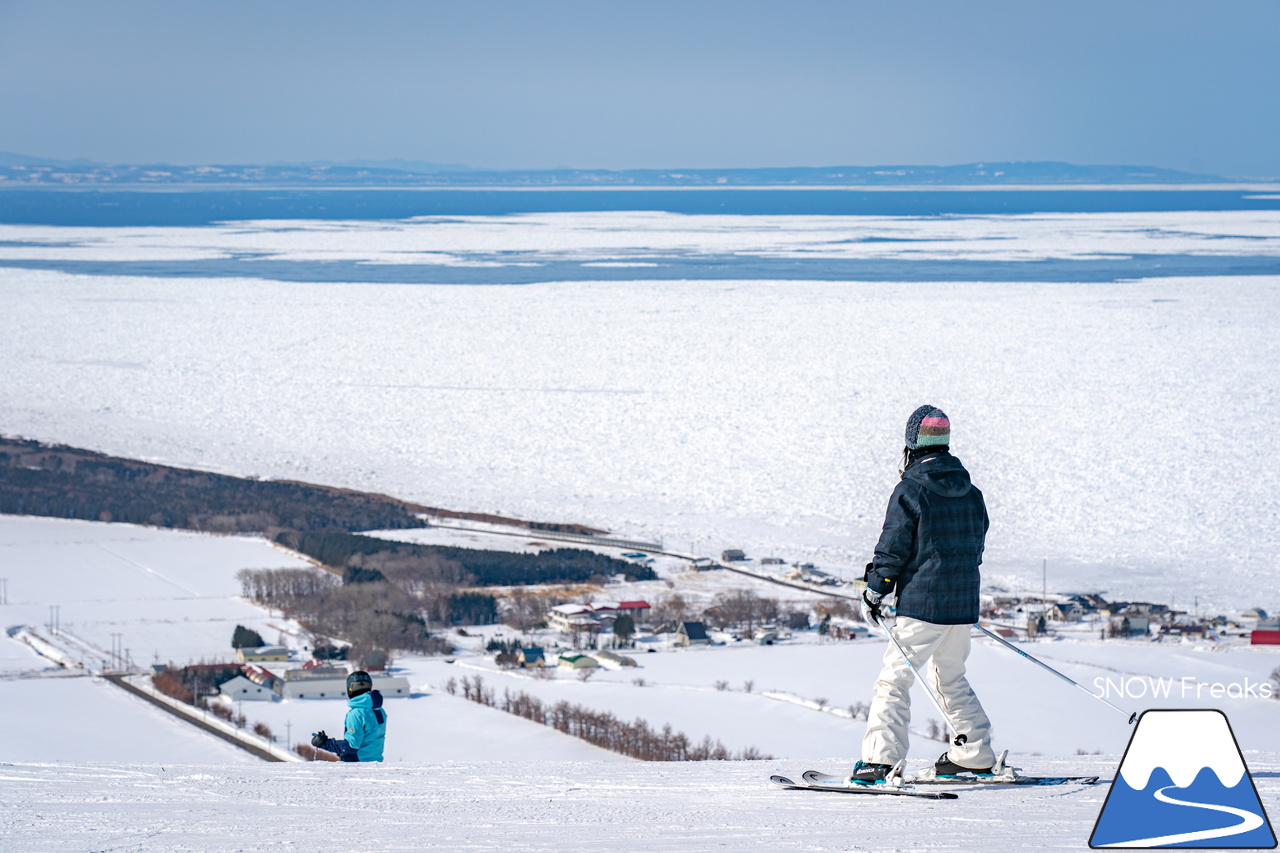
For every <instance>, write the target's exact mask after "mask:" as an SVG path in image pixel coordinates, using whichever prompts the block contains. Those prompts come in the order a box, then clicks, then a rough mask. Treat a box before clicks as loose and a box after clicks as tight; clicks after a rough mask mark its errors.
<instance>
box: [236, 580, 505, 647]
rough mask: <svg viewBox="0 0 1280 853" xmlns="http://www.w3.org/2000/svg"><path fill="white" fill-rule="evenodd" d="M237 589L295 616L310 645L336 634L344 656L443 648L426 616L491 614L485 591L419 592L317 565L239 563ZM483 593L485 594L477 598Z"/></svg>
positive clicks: (443, 619)
mask: <svg viewBox="0 0 1280 853" xmlns="http://www.w3.org/2000/svg"><path fill="white" fill-rule="evenodd" d="M236 578H237V580H239V581H240V588H241V592H242V593H243V595H244V596H245V597H246V598H248V599H250V600H251V601H254V602H256V603H258V604H261V605H263V606H266V607H270V608H273V609H276V610H279V611H281V612H282V613H284V614H285V615H286V616H289V617H290V618H293V619H297V620H298V621H299V622H300V623H301V624H302V625H303V626H304V627H305V628H306V629H307V630H308V631H310V632H311V633H312V636H313V639H314V641H315V642H314V645H316V646H317V647H320V646H324V645H327V642H328V641H327V638H330V637H341V638H343V639H345V640H347V641H348V642H350V643H351V650H350V652H349V657H350V658H351V659H352V660H364V659H365V658H366V657H367V656H368V655H369V653H371V652H373V651H374V650H381V651H383V652H387V653H390V652H392V651H407V652H420V653H426V654H434V653H439V654H448V653H450V652H452V650H453V647H452V646H451V645H450V644H449V643H448V642H447V641H446V640H445V639H444V638H443V637H441V636H438V635H436V634H435V633H433V632H432V631H431V630H430V628H429V624H428V622H429V620H430V621H434V622H435V623H436V624H449V623H450V622H451V621H452V620H453V618H454V617H455V616H465V617H476V616H480V617H484V616H488V617H489V618H490V621H493V619H494V618H495V617H496V613H497V605H496V604H495V603H494V601H493V599H492V597H491V596H486V595H483V594H478V593H455V592H449V591H447V590H439V589H431V590H425V591H423V593H422V594H420V595H414V594H413V593H411V592H409V591H407V590H405V589H404V588H402V587H401V586H399V585H398V584H394V583H391V582H390V581H388V580H386V579H379V580H363V581H361V580H352V582H350V583H342V582H341V581H339V580H338V578H336V577H335V576H334V575H332V574H330V573H329V572H325V571H323V570H321V569H242V570H241V571H240V572H238V573H237V575H236ZM481 599H485V600H483V601H482V600H481Z"/></svg>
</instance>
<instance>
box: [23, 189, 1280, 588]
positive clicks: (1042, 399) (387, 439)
mask: <svg viewBox="0 0 1280 853" xmlns="http://www.w3.org/2000/svg"><path fill="white" fill-rule="evenodd" d="M1277 255H1280V214H1278V213H1276V212H1274V211H1225V212H1197V211H1184V212H1161V213H1085V214H1039V215H1025V216H942V217H896V218H895V217H859V216H837V217H821V216H738V217H735V216H679V215H672V214H663V213H600V214H531V215H526V216H498V217H450V218H447V219H423V220H411V221H400V222H314V221H312V222H252V223H230V224H226V225H220V226H210V227H204V228H162V227H156V228H143V227H139V228H102V229H95V228H58V227H51V226H3V227H0V257H2V258H7V259H10V260H11V261H12V262H13V263H18V262H22V263H39V264H43V265H44V268H41V269H19V268H0V295H3V297H4V299H5V304H6V306H7V308H8V310H6V311H5V312H3V314H2V315H0V337H2V338H3V339H4V340H5V341H6V346H5V347H4V350H3V352H2V353H0V368H2V370H0V399H3V405H0V431H3V432H5V433H8V434H15V433H16V434H22V435H26V436H30V437H34V438H40V439H45V440H51V441H62V442H66V443H71V444H77V445H81V446H88V447H92V448H96V449H101V450H105V451H107V452H111V453H115V454H119V455H124V456H140V457H145V458H151V459H159V460H163V461H167V462H172V463H175V464H182V465H188V466H195V467H207V468H212V469H216V470H220V471H226V472H232V473H240V474H258V475H263V476H277V477H286V478H295V479H304V480H311V481H319V482H325V483H331V484H334V485H341V486H352V487H357V488H369V489H373V490H377V491H382V492H387V493H391V494H395V495H399V496H403V497H405V498H409V499H416V500H420V501H422V502H424V503H427V504H430V505H435V506H447V507H451V508H457V509H469V510H483V511H502V512H507V513H511V514H516V515H520V516H524V517H530V518H538V519H548V520H567V521H577V522H582V523H586V524H592V525H595V526H598V527H605V528H609V529H612V530H616V531H618V532H620V533H622V534H624V535H628V536H632V537H635V538H643V539H655V540H656V539H662V540H663V541H665V542H667V543H675V544H677V545H678V546H679V547H681V548H684V547H686V545H697V546H698V547H699V548H700V549H701V550H704V551H705V552H708V553H718V552H719V551H720V550H722V549H723V548H725V547H743V548H746V549H747V551H748V552H749V553H765V552H767V551H774V552H776V553H778V554H779V555H781V556H783V557H786V558H789V559H802V560H813V561H815V562H822V563H832V562H838V563H843V564H845V565H848V566H854V567H857V566H861V565H862V564H863V563H865V562H866V560H867V558H868V555H869V553H870V550H871V548H872V546H873V544H874V541H875V537H876V534H877V532H878V527H879V523H880V521H881V519H882V518H883V511H884V501H885V499H886V496H887V495H888V493H889V491H890V489H891V488H892V485H893V482H894V479H895V477H896V471H897V455H898V452H899V451H900V449H901V443H902V439H901V432H902V425H903V423H905V420H906V416H907V414H909V413H910V412H911V411H912V410H913V409H914V408H915V407H916V406H918V405H920V403H921V402H930V403H934V404H936V405H940V406H942V407H943V408H944V409H946V411H947V412H948V413H949V414H950V415H951V418H952V423H953V430H954V445H955V451H956V453H957V455H959V456H960V458H961V459H963V460H964V461H965V463H966V464H967V465H968V466H969V467H970V469H971V470H972V471H973V474H974V478H975V481H976V482H977V483H978V484H979V485H980V486H981V487H982V488H983V489H984V490H985V492H986V494H987V498H988V502H989V504H990V507H991V510H992V519H993V525H992V530H991V536H990V540H989V543H988V554H987V571H988V579H995V578H997V577H1001V576H1003V577H1006V578H1008V579H1010V580H1011V581H1013V582H1023V583H1026V584H1028V585H1035V586H1036V587H1038V585H1039V575H1040V568H1041V561H1042V559H1044V558H1048V560H1049V570H1050V577H1051V583H1052V585H1053V586H1055V587H1057V588H1059V589H1067V588H1071V587H1075V588H1079V589H1103V590H1106V591H1107V592H1109V593H1110V594H1111V595H1112V596H1113V597H1116V598H1126V599H1157V600H1165V601H1168V600H1171V599H1176V601H1177V603H1178V604H1181V605H1184V606H1185V605H1188V604H1191V603H1192V601H1193V600H1194V599H1195V597H1196V596H1198V597H1199V599H1200V602H1201V603H1202V604H1203V605H1204V606H1206V607H1210V608H1214V609H1216V610H1222V609H1227V608H1239V607H1245V606H1251V605H1261V606H1263V607H1267V608H1270V609H1277V608H1278V607H1280V599H1277V595H1280V593H1277V592H1276V590H1277V589H1280V586H1278V585H1276V584H1275V583H1274V577H1275V575H1274V573H1275V567H1276V565H1277V560H1278V559H1280V538H1278V536H1277V533H1276V527H1275V525H1274V524H1273V523H1272V520H1273V519H1274V518H1276V517H1277V516H1280V503H1277V502H1278V501H1280V497H1278V496H1280V468H1278V467H1277V466H1275V465H1269V464H1267V462H1266V457H1265V456H1260V455H1259V447H1260V446H1262V445H1265V444H1266V439H1265V436H1266V434H1267V433H1266V430H1265V428H1264V427H1263V426H1261V425H1264V424H1268V423H1271V420H1270V419H1271V413H1272V412H1274V411H1275V410H1276V409H1277V407H1278V403H1280V401H1277V399H1276V393H1277V391H1276V383H1275V381H1274V377H1275V375H1276V373H1277V369H1278V368H1280V364H1278V363H1277V362H1278V361H1280V356H1278V355H1277V350H1276V348H1275V345H1274V341H1275V340H1276V339H1277V332H1278V331H1280V279H1278V278H1277V277H1276V276H1266V275H1239V276H1235V275H1232V274H1231V269H1232V266H1231V265H1232V263H1234V262H1235V261H1236V260H1237V259H1241V262H1242V263H1243V259H1252V261H1250V263H1253V262H1254V261H1259V259H1260V262H1263V265H1264V266H1265V263H1267V262H1270V261H1268V259H1269V258H1274V257H1276V256H1277ZM1136 257H1143V258H1149V259H1154V260H1152V264H1153V266H1152V269H1153V270H1157V271H1158V270H1168V269H1170V268H1176V269H1182V270H1184V273H1183V274H1182V275H1181V276H1179V277H1158V278H1146V279H1131V278H1126V277H1124V276H1123V273H1120V274H1118V275H1120V276H1121V277H1120V278H1116V279H1114V280H1112V279H1107V280H1097V279H1096V278H1092V277H1090V275H1091V274H1089V273H1087V270H1088V269H1089V268H1090V267H1089V264H1091V263H1094V262H1095V261H1098V262H1101V261H1105V260H1106V259H1123V258H1136ZM850 258H855V259H856V258H862V259H872V260H876V261H877V262H879V261H884V262H892V263H893V264H898V265H900V267H901V270H902V276H903V279H902V280H900V281H888V280H884V279H879V280H875V281H857V280H856V277H857V276H856V271H851V272H850V273H849V276H848V278H851V279H854V280H852V281H849V280H836V281H832V280H826V281H813V280H807V281H806V280H786V281H779V280H765V279H761V278H758V277H754V278H747V277H746V276H745V272H744V278H742V279H740V280H734V279H733V278H732V276H733V270H734V269H735V268H737V267H739V266H740V267H742V268H743V269H744V270H746V269H747V268H748V267H750V266H751V265H752V264H757V263H759V262H762V261H764V260H767V261H769V262H770V263H784V262H785V263H796V264H799V263H801V262H804V263H806V264H807V263H811V262H812V263H831V264H835V263H844V262H845V261H847V260H848V259H850ZM1099 259H1101V261H1099ZM179 261H180V262H181V263H182V264H184V265H185V266H183V267H182V268H181V269H180V270H178V269H176V268H175V270H174V274H173V275H169V276H166V275H164V274H163V272H164V269H166V267H165V264H168V263H177V262H179ZM233 261H234V263H235V264H236V266H235V271H236V275H238V276H240V277H232V278H228V277H225V275H226V267H225V266H218V265H219V264H225V263H231V262H233ZM979 262H981V264H985V263H987V262H991V263H999V264H1002V265H1006V266H1001V267H1000V269H1001V270H1002V272H1001V279H1000V280H999V281H982V280H980V279H981V275H982V274H983V270H985V269H986V267H983V266H981V264H979V266H976V267H975V266H967V265H972V264H975V263H979ZM201 264H205V265H207V266H205V267H202V266H201ZM342 264H347V265H349V266H350V267H351V269H352V276H353V278H354V277H358V274H360V273H361V271H362V270H363V271H367V270H370V269H373V270H379V269H385V270H388V271H389V273H388V274H389V275H391V276H392V277H391V279H390V281H391V282H393V283H373V282H360V281H355V282H343V281H333V280H331V278H330V279H324V280H321V279H323V278H324V277H325V276H331V274H332V273H331V271H332V270H333V269H335V268H337V267H335V266H334V265H342ZM565 264H571V265H572V269H571V270H570V269H569V268H568V267H565V266H564V265H565ZM618 264H642V265H643V264H648V265H653V264H657V265H658V266H657V267H653V266H642V267H625V266H624V267H618V266H617V265H618ZM912 264H926V265H939V264H941V265H943V266H944V267H946V268H945V269H942V272H945V273H947V276H948V277H947V279H946V280H929V279H928V278H927V275H925V274H924V273H921V272H920V271H919V270H920V269H926V267H920V268H917V267H914V266H912ZM1156 264H1158V267H1157V266H1154V265H1156ZM442 265H444V266H448V267H449V268H451V269H452V268H459V269H462V268H465V269H470V270H482V271H484V272H485V275H486V276H487V278H486V279H485V280H486V281H490V282H492V283H502V282H504V281H512V282H516V281H524V280H526V279H524V278H522V276H524V275H525V273H526V272H527V271H528V270H531V269H536V270H548V269H562V268H563V269H564V270H565V272H564V275H565V276H566V278H567V279H568V278H571V279H572V280H554V279H552V280H548V279H546V278H541V279H539V280H538V281H537V283H531V284H525V285H522V286H518V287H514V286H513V287H484V286H456V285H441V284H403V283H401V284H397V283H394V282H395V281H396V280H397V279H396V278H395V275H398V274H400V273H402V272H406V271H407V272H412V271H413V270H422V269H425V268H427V267H431V268H435V267H440V266H442ZM530 265H532V266H530ZM664 265H665V266H664ZM947 265H950V266H947ZM1073 265H1078V266H1079V270H1080V275H1081V276H1082V278H1080V279H1079V280H1073V279H1071V278H1070V275H1071V271H1072V270H1074V269H1076V268H1077V267H1076V266H1073ZM704 268H705V270H706V273H705V275H706V276H708V278H705V279H704V280H691V279H692V278H695V277H697V276H699V275H700V273H699V270H700V269H704ZM798 268H799V267H798ZM202 269H205V270H206V271H207V272H208V277H201V275H200V273H201V270H202ZM627 269H636V270H646V271H648V272H647V273H646V275H648V276H650V277H652V276H653V275H658V274H660V273H662V271H663V270H668V271H669V274H670V276H671V278H673V279H676V280H661V279H654V280H646V281H634V280H633V281H625V280H616V279H617V274H618V273H619V271H625V270H627ZM927 269H928V270H934V269H935V267H934V266H928V267H927ZM966 269H972V270H973V275H974V276H976V277H978V279H979V280H969V281H966V280H956V278H955V275H956V274H957V270H966ZM1046 269H1052V270H1054V271H1056V272H1055V273H1054V275H1053V276H1050V277H1047V278H1046V277H1044V275H1043V271H1044V270H1046ZM258 270H260V271H261V272H260V275H261V277H255V271H258ZM593 270H594V271H596V272H597V273H599V280H592V279H591V278H590V276H591V275H593V272H592V271H593ZM655 270H656V272H655ZM1020 270H1021V271H1022V272H1023V273H1024V274H1025V276H1024V277H1023V278H1021V279H1020V278H1019V271H1020ZM1064 270H1065V272H1063V271H1064ZM1206 270H1207V272H1206ZM605 273H608V274H609V275H608V276H606V275H605ZM713 275H714V276H715V278H714V279H712V278H710V276H713ZM1064 275H1065V276H1067V277H1066V278H1063V277H1062V276H1064ZM317 277H319V278H317ZM922 277H923V278H922ZM282 278H291V279H294V280H289V281H282V280H280V279H282ZM606 278H607V279H609V280H604V279H606ZM1223 578H1229V579H1230V581H1229V582H1227V583H1224V582H1223V580H1222V579H1223ZM1253 598H1258V599H1260V600H1256V601H1255V600H1251V599H1253Z"/></svg>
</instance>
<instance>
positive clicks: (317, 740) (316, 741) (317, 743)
mask: <svg viewBox="0 0 1280 853" xmlns="http://www.w3.org/2000/svg"><path fill="white" fill-rule="evenodd" d="M328 742H329V736H328V735H327V734H325V733H324V729H321V730H320V731H318V732H316V733H315V734H313V735H312V736H311V745H312V746H314V747H315V748H316V749H319V748H320V747H322V746H324V745H325V744H326V743H328Z"/></svg>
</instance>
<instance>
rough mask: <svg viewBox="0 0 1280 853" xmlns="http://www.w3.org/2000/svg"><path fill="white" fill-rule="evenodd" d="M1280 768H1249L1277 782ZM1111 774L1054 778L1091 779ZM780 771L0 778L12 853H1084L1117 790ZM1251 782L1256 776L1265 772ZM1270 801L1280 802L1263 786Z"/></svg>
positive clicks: (340, 771)
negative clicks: (822, 777) (928, 786)
mask: <svg viewBox="0 0 1280 853" xmlns="http://www.w3.org/2000/svg"><path fill="white" fill-rule="evenodd" d="M1278 761H1280V756H1277V755H1272V756H1270V757H1269V758H1268V759H1267V760H1266V761H1262V762H1258V760H1257V759H1255V763H1258V764H1260V765H1261V766H1267V767H1271V768H1275V767H1277V766H1280V764H1278ZM1113 767H1114V757H1110V758H1108V757H1099V756H1089V757H1081V758H1079V759H1071V760H1068V759H1057V760H1048V759H1045V760H1043V762H1042V764H1041V765H1039V766H1037V767H1036V770H1037V771H1041V770H1043V771H1045V772H1051V773H1052V772H1066V771H1071V772H1080V771H1088V772H1097V773H1101V774H1103V775H1104V776H1105V775H1106V774H1108V773H1109V772H1111V770H1112V769H1113ZM801 769H803V768H800V767H799V766H798V765H797V766H783V765H782V763H780V762H703V763H686V764H661V763H649V764H641V763H633V764H602V763H598V762H581V763H557V762H539V763H537V764H521V763H510V762H475V763H465V762H459V763H446V764H432V765H390V764H388V765H377V766H368V765H366V766H353V765H343V764H332V763H328V762H325V763H321V764H305V765H290V766H287V767H285V766H281V765H265V764H263V765H249V766H244V767H225V766H216V765H207V766H192V765H173V766H170V765H164V766H160V765H87V764H60V765H41V764H0V801H2V802H4V804H5V805H6V808H5V809H4V810H3V811H0V833H2V836H0V837H3V838H4V845H3V846H4V849H6V850H15V851H16V850H22V851H30V853H46V851H47V853H63V851H84V850H95V851H106V850H111V851H150V850H175V851H184V850H199V851H205V853H218V851H257V850H278V849H281V848H288V849H297V850H308V851H316V853H329V851H335V852H336V851H342V852H343V853H347V851H352V850H360V851H370V853H376V851H399V850H450V851H488V850H504V851H505V850H510V851H556V852H557V853H562V851H566V850H571V851H653V853H664V851H705V850H730V851H733V850H744V851H746V850H761V849H770V850H779V851H788V850H792V851H827V850H832V851H835V850H840V851H849V850H875V851H881V850H884V851H889V850H912V851H967V852H968V851H975V850H1024V849H1027V845H1028V843H1030V841H1031V839H1034V846H1035V847H1036V849H1041V850H1079V849H1082V848H1083V847H1085V845H1086V844H1087V841H1088V837H1089V833H1090V832H1091V830H1092V828H1093V822H1094V819H1095V818H1096V816H1097V813H1098V810H1099V809H1100V808H1101V805H1102V802H1103V799H1104V798H1105V796H1106V791H1107V787H1106V785H1105V784H1099V785H1095V786H1092V787H1077V788H1072V789H1070V790H1063V789H1055V788H1017V789H1013V788H1006V789H999V790H988V789H981V790H978V789H974V790H965V791H962V792H960V798H959V799H957V800H946V801H924V800H904V799H902V798H888V797H882V798H874V797H864V798H860V797H856V796H840V797H837V796H831V795H826V794H822V793H814V792H808V791H788V790H781V789H778V788H777V787H776V786H774V785H773V784H772V783H770V782H769V774H770V773H774V772H791V773H793V774H797V775H798V772H799V770H801ZM1255 769H1256V768H1255ZM1260 788H1261V789H1262V790H1263V791H1266V792H1267V793H1264V799H1266V798H1270V799H1272V800H1273V801H1274V797H1275V795H1276V794H1277V793H1280V785H1278V784H1276V782H1275V780H1274V779H1264V780H1261V783H1260Z"/></svg>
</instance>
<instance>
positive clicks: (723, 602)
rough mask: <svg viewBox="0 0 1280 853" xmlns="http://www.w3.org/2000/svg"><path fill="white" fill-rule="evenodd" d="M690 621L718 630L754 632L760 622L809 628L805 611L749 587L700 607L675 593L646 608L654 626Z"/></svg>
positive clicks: (795, 628)
mask: <svg viewBox="0 0 1280 853" xmlns="http://www.w3.org/2000/svg"><path fill="white" fill-rule="evenodd" d="M693 620H696V621H699V622H705V623H706V624H707V625H710V626H711V627H712V628H715V629H716V630H719V631H724V630H729V629H734V628H743V629H746V630H748V631H754V630H755V629H756V628H757V627H759V626H761V625H782V626H784V627H787V628H791V629H793V630H803V629H805V628H808V627H809V611H808V610H807V609H800V608H797V607H794V606H786V605H784V604H783V603H782V602H780V601H779V600H778V599H776V598H768V597H767V596H761V595H757V594H756V593H754V592H752V591H751V590H749V589H735V590H729V591H727V592H722V593H719V594H718V595H716V596H715V598H713V599H712V600H711V605H710V606H709V607H706V608H704V609H702V610H698V609H697V608H695V607H694V606H693V605H692V604H690V603H689V602H688V601H686V600H685V599H684V597H683V596H681V595H679V594H678V593H677V594H673V595H669V596H666V597H665V598H661V599H659V600H657V601H656V602H654V603H653V606H652V607H651V608H650V610H649V621H650V622H652V623H653V624H655V625H678V624H679V623H681V622H688V621H693Z"/></svg>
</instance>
